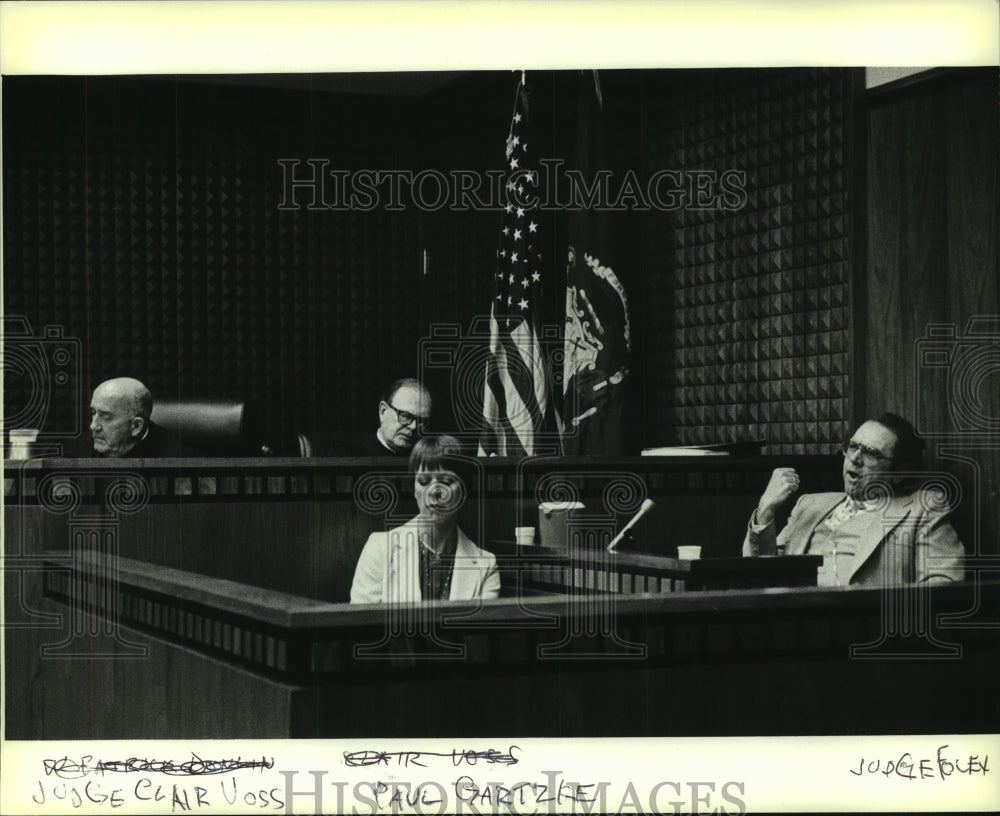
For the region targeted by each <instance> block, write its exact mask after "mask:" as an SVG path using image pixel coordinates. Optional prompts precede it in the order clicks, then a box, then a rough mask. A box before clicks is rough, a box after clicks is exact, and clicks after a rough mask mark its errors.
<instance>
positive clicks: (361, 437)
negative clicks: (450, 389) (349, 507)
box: [314, 377, 433, 457]
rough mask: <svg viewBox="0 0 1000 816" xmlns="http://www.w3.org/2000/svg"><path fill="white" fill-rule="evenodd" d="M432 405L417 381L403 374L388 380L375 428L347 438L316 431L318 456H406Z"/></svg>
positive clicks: (428, 418) (426, 422)
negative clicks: (388, 383)
mask: <svg viewBox="0 0 1000 816" xmlns="http://www.w3.org/2000/svg"><path fill="white" fill-rule="evenodd" d="M432 407H433V404H432V402H431V395H430V393H429V392H428V391H427V389H426V388H425V387H424V385H423V383H421V382H420V380H417V379H414V378H413V377H405V378H403V379H401V380H396V381H395V382H393V383H391V384H390V385H389V387H388V388H386V389H385V391H384V392H383V393H382V398H381V399H380V400H379V403H378V428H376V429H375V430H374V431H371V430H368V431H362V432H361V433H355V434H354V435H353V436H351V437H350V438H344V437H339V438H338V437H333V438H330V437H325V434H323V433H322V432H319V433H318V434H317V435H316V436H317V442H316V444H315V446H314V448H315V450H316V452H317V453H316V455H317V456H404V457H405V456H409V455H410V451H411V450H413V446H414V445H415V444H416V443H417V441H418V440H419V439H420V437H422V436H423V435H424V433H425V431H426V430H427V429H428V428H429V426H430V421H431V410H432Z"/></svg>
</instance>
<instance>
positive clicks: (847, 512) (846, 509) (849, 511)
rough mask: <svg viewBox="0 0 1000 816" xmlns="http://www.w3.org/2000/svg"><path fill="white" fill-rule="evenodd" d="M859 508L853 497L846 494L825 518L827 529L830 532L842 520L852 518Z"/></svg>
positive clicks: (837, 526)
mask: <svg viewBox="0 0 1000 816" xmlns="http://www.w3.org/2000/svg"><path fill="white" fill-rule="evenodd" d="M860 510H861V508H860V506H859V505H858V503H857V502H856V501H854V499H852V498H851V497H850V496H848V497H847V498H846V499H845V500H844V501H842V502H841V503H840V504H838V505H837V506H836V507H835V508H834V510H833V512H832V513H830V515H829V517H828V518H827V520H826V526H827V529H829V530H830V531H831V532H833V531H834V530H836V529H837V528H839V527H840V526H841V525H842V524H843V523H844V522H846V521H850V520H851V519H852V518H854V517H855V516H856V515H857V514H858V512H859V511H860Z"/></svg>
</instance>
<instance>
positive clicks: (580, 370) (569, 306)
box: [562, 71, 632, 456]
mask: <svg viewBox="0 0 1000 816" xmlns="http://www.w3.org/2000/svg"><path fill="white" fill-rule="evenodd" d="M577 97H578V98H577V130H576V151H575V152H576V169H577V170H579V171H580V172H581V174H582V177H583V178H584V179H595V178H597V177H598V173H599V171H607V170H609V169H610V168H609V167H608V164H607V161H606V156H607V151H606V149H605V144H604V132H603V131H604V129H603V121H602V119H603V111H602V110H601V107H602V100H601V97H600V85H599V78H598V76H597V72H596V71H595V72H584V73H582V74H581V75H580V81H579V83H578V95H577ZM607 205H608V202H606V201H603V202H602V201H600V200H599V197H598V200H596V201H591V202H588V203H586V204H583V205H581V206H580V207H573V208H571V209H570V212H569V214H568V218H567V243H568V245H569V246H568V253H567V264H566V331H565V338H564V348H563V351H564V354H563V409H562V421H563V429H562V433H563V439H562V442H563V444H562V448H563V453H564V454H565V455H568V456H569V455H607V454H620V453H624V452H626V450H625V449H626V420H625V408H626V405H625V402H626V400H625V389H626V387H627V381H628V375H629V355H630V351H631V342H632V341H631V321H630V318H629V304H628V298H627V296H626V292H625V284H624V275H623V269H622V268H621V266H620V261H621V259H622V257H623V256H622V253H621V252H620V251H619V245H618V244H617V243H616V241H617V240H618V238H619V236H616V234H615V232H616V230H615V221H614V213H611V212H608V211H607Z"/></svg>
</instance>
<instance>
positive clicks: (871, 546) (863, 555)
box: [847, 496, 913, 581]
mask: <svg viewBox="0 0 1000 816" xmlns="http://www.w3.org/2000/svg"><path fill="white" fill-rule="evenodd" d="M912 502H913V497H912V496H902V497H897V498H894V499H892V500H891V501H890V502H889V506H888V507H886V509H885V510H883V511H880V510H873V511H872V512H870V513H865V516H866V517H867V523H866V524H865V527H864V529H863V530H862V531H861V532H860V533H859V535H858V551H857V552H856V553H855V554H854V561H853V562H852V563H851V573H850V575H848V577H847V580H848V581H850V579H851V578H853V577H854V573H856V572H857V571H858V570H859V569H861V566H862V564H864V563H865V561H867V560H868V559H869V558H871V556H872V554H873V553H874V552H875V550H876V549H878V547H879V546H880V545H881V544H882V542H883V541H885V540H886V539H887V538H888V537H889V535H890V534H891V533H892V531H893V530H894V529H896V527H897V526H898V525H899V523H900V522H901V521H902V520H903V519H904V518H906V516H907V515H909V509H908V506H909V505H910V504H912Z"/></svg>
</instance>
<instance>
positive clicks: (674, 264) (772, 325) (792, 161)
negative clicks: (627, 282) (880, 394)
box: [643, 69, 850, 454]
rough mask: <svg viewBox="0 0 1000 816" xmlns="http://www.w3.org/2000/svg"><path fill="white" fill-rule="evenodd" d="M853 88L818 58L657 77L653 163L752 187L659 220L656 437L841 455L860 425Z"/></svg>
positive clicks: (653, 327) (652, 382)
mask: <svg viewBox="0 0 1000 816" xmlns="http://www.w3.org/2000/svg"><path fill="white" fill-rule="evenodd" d="M848 88H849V80H848V73H847V72H846V71H843V70H823V69H811V70H793V71H759V72H746V71H738V72H731V71H685V72H678V73H674V74H671V75H669V76H667V77H665V78H664V79H663V81H659V82H654V83H653V84H652V85H651V87H650V88H649V89H648V90H649V92H648V93H647V95H646V98H647V99H648V100H650V101H649V102H648V103H647V106H646V109H645V112H644V114H645V116H644V119H645V121H644V125H643V135H644V138H643V163H644V171H645V173H646V174H647V176H648V175H649V174H651V173H653V172H655V171H656V170H658V169H673V170H684V171H693V170H714V171H717V172H718V173H722V172H724V171H726V170H729V169H735V170H741V171H744V172H745V173H746V185H745V189H746V191H747V194H748V197H747V202H746V205H745V206H743V207H741V208H740V209H737V210H734V211H727V210H720V209H709V210H697V209H694V208H691V207H686V208H680V209H678V210H676V211H674V212H669V213H655V214H653V215H651V216H650V218H649V219H647V225H646V231H645V232H646V236H645V240H644V258H645V267H644V273H645V277H646V279H647V281H648V292H649V295H650V302H649V303H648V304H647V307H646V315H647V323H648V329H647V335H648V340H647V347H646V349H645V357H646V360H647V366H648V368H649V371H648V374H649V385H648V387H647V391H646V395H647V402H646V411H647V416H648V424H649V427H650V429H652V434H653V436H652V438H649V439H648V440H647V442H648V443H652V444H665V443H671V442H677V443H680V444H699V443H714V442H729V441H737V440H743V439H757V438H761V439H766V440H767V447H766V448H765V452H767V453H777V454H781V453H828V452H831V451H833V450H834V449H835V447H836V445H837V444H839V442H840V441H841V440H842V439H843V438H844V434H845V433H847V432H849V428H848V427H847V424H848V420H849V415H848V389H847V383H848V374H849V371H848V351H849V349H848V337H849V335H848V330H849V321H850V315H849V299H848V281H849V263H848V261H849V244H848V219H849V213H848V211H847V191H848V187H849V173H848V170H849V168H848V167H847V166H846V164H845V149H846V143H847V139H848V132H847V125H846V119H847V110H848V105H849V98H848ZM664 316H668V317H666V318H665V319H662V318H664ZM657 428H658V429H659V435H658V436H657V431H656V430H655V429H657Z"/></svg>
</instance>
